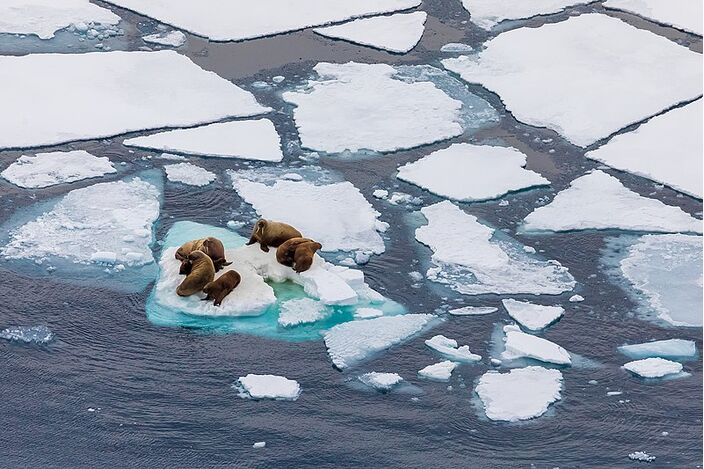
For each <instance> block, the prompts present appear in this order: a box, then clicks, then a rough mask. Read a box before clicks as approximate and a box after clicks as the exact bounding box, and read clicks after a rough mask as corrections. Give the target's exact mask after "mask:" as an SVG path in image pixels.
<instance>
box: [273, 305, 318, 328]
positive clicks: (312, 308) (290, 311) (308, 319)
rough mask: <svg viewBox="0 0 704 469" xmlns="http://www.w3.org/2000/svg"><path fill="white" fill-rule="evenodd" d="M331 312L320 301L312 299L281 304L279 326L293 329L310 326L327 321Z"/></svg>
mask: <svg viewBox="0 0 704 469" xmlns="http://www.w3.org/2000/svg"><path fill="white" fill-rule="evenodd" d="M329 314H330V312H329V311H328V310H327V308H325V305H324V304H323V303H321V302H320V301H316V300H314V299H312V298H298V299H296V300H288V301H284V302H283V303H281V312H280V313H279V325H280V326H282V327H293V326H298V325H300V324H310V323H313V322H316V321H320V320H321V319H325V318H326V317H327V316H328V315H329Z"/></svg>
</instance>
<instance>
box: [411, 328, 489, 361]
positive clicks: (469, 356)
mask: <svg viewBox="0 0 704 469" xmlns="http://www.w3.org/2000/svg"><path fill="white" fill-rule="evenodd" d="M425 345H427V346H428V347H430V348H431V349H433V350H435V351H437V352H440V353H441V354H442V355H444V356H445V357H447V358H449V359H450V360H452V361H456V362H467V363H473V362H478V361H480V360H481V359H482V356H481V355H477V354H476V353H472V352H470V351H469V345H463V346H461V347H458V345H457V341H456V340H454V339H448V338H447V337H445V336H444V335H436V336H433V337H431V338H430V339H428V340H426V341H425Z"/></svg>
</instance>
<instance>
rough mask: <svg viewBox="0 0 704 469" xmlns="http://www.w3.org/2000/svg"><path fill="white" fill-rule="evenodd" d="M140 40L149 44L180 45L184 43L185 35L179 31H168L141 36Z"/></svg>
mask: <svg viewBox="0 0 704 469" xmlns="http://www.w3.org/2000/svg"><path fill="white" fill-rule="evenodd" d="M142 40H143V41H144V42H147V43H149V44H158V45H160V46H167V47H181V46H182V45H184V44H185V43H186V35H185V34H183V33H182V32H181V31H168V32H160V33H154V34H149V35H148V36H142Z"/></svg>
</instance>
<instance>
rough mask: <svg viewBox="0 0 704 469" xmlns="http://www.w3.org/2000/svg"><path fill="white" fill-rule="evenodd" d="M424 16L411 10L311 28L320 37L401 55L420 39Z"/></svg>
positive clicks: (423, 27) (420, 12)
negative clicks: (409, 11)
mask: <svg viewBox="0 0 704 469" xmlns="http://www.w3.org/2000/svg"><path fill="white" fill-rule="evenodd" d="M427 17H428V14H427V13H425V12H424V11H414V12H413V13H400V14H396V15H391V16H377V17H374V18H363V19H359V20H355V21H351V22H349V23H345V24H341V25H337V26H328V27H326V28H317V29H314V30H313V31H314V32H316V33H318V34H320V35H322V36H327V37H331V38H334V39H343V40H345V41H349V42H353V43H355V44H361V45H363V46H370V47H374V48H377V49H384V50H388V51H391V52H397V53H402V54H403V53H406V52H408V51H410V50H411V49H413V48H414V47H415V46H416V44H418V42H419V41H420V38H421V36H422V35H423V30H424V29H425V20H426V18H427Z"/></svg>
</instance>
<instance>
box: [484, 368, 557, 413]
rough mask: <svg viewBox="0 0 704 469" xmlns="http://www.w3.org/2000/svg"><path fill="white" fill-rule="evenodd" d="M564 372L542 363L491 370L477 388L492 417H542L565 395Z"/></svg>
mask: <svg viewBox="0 0 704 469" xmlns="http://www.w3.org/2000/svg"><path fill="white" fill-rule="evenodd" d="M561 390H562V373H561V372H560V371H559V370H551V369H548V368H543V367H542V366H528V367H525V368H516V369H513V370H511V371H509V372H508V373H500V372H498V371H494V370H492V371H487V372H486V373H484V374H483V375H482V377H481V378H480V379H479V383H478V384H477V387H476V389H475V392H476V393H477V395H478V396H479V399H481V401H482V403H483V404H484V413H485V414H486V416H487V417H488V418H489V419H491V420H501V421H506V422H517V421H519V420H529V419H532V418H536V417H540V416H541V415H543V414H544V413H545V412H547V410H548V407H549V406H550V404H552V403H553V402H556V401H559V400H560V399H562V396H561V394H560V391H561Z"/></svg>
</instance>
